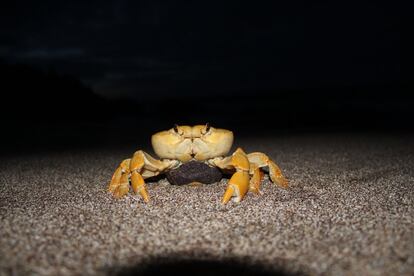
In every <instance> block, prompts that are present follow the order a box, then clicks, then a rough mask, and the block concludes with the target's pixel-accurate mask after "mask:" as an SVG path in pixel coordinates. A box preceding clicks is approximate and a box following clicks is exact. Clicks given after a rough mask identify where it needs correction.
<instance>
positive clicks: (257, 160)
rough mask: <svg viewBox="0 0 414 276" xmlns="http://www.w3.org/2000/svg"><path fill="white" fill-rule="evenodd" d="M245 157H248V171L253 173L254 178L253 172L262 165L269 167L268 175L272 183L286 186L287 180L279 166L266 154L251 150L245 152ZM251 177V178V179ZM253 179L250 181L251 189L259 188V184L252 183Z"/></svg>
mask: <svg viewBox="0 0 414 276" xmlns="http://www.w3.org/2000/svg"><path fill="white" fill-rule="evenodd" d="M247 158H248V159H249V162H250V164H251V166H250V173H251V174H253V178H255V173H256V171H257V170H259V169H260V168H263V167H269V176H270V179H271V180H272V182H273V183H276V184H278V185H279V186H280V187H282V188H287V187H288V181H287V180H286V178H285V177H284V176H283V175H282V171H281V170H280V168H279V167H278V166H277V165H276V163H275V162H273V160H272V159H270V158H269V157H268V156H267V155H266V154H264V153H261V152H252V153H249V154H247ZM253 178H252V179H253ZM253 182H255V181H253V180H252V181H251V185H252V187H251V189H253V190H254V189H255V187H257V189H258V188H259V185H260V183H259V185H257V184H255V183H256V182H255V183H253Z"/></svg>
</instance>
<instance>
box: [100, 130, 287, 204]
mask: <svg viewBox="0 0 414 276" xmlns="http://www.w3.org/2000/svg"><path fill="white" fill-rule="evenodd" d="M151 143H152V147H153V149H154V152H155V154H156V155H157V156H158V157H159V158H160V159H156V158H154V157H152V156H151V155H149V154H148V153H146V152H144V151H142V150H138V151H136V152H135V153H134V154H133V156H132V157H131V158H128V159H125V160H123V161H122V162H121V163H120V165H119V166H118V168H117V169H116V170H115V172H114V174H113V176H112V179H111V181H110V184H109V187H108V190H109V192H110V193H112V194H113V196H114V197H115V198H121V197H123V196H124V195H126V194H128V192H129V190H130V186H131V187H132V190H133V192H134V193H135V194H139V195H141V197H142V198H143V200H144V201H145V202H149V195H148V192H147V189H146V186H145V181H144V179H147V178H150V177H154V176H157V175H160V174H166V173H169V172H174V171H175V170H180V168H182V167H184V166H185V165H186V164H189V163H190V162H192V163H194V162H197V163H200V164H202V166H205V167H206V168H218V169H219V170H220V171H223V172H226V173H230V174H231V177H230V179H229V180H228V183H227V188H226V191H225V192H224V195H223V198H222V200H221V203H222V204H227V203H228V202H229V200H230V199H232V198H233V199H234V201H235V202H240V201H241V200H242V199H243V198H244V196H245V195H246V193H247V192H248V191H250V192H253V193H256V194H259V188H260V184H261V182H262V180H263V177H264V171H263V169H264V168H266V167H267V168H268V170H267V171H268V174H269V178H270V180H271V181H272V182H273V183H276V184H277V185H278V186H280V187H282V188H287V187H288V181H287V180H286V178H285V177H284V176H283V175H282V172H281V170H280V169H279V167H278V166H277V165H276V163H275V162H274V161H273V160H272V159H270V158H269V157H268V156H267V155H266V154H264V153H262V152H252V153H245V152H244V151H243V149H241V148H240V147H239V148H237V149H236V150H235V151H234V152H233V154H231V155H229V156H227V154H228V153H229V151H230V149H231V147H232V144H233V132H232V131H230V130H226V129H220V128H214V127H211V126H210V125H209V124H206V125H195V126H187V125H182V126H178V125H175V126H174V127H173V128H171V129H169V130H165V131H161V132H158V133H155V134H154V135H152V138H151ZM187 177H188V178H189V179H191V178H192V176H191V175H188V176H187Z"/></svg>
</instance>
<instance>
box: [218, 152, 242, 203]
mask: <svg viewBox="0 0 414 276" xmlns="http://www.w3.org/2000/svg"><path fill="white" fill-rule="evenodd" d="M215 164H216V165H217V166H218V167H219V168H222V169H235V170H236V172H235V173H234V174H233V175H232V177H231V178H230V180H229V182H228V185H227V189H226V192H225V193H224V196H223V199H222V203H223V204H226V203H227V202H229V200H230V199H231V198H232V197H235V201H236V202H239V201H241V200H242V199H243V197H244V196H245V195H246V193H247V191H248V190H249V180H250V176H249V169H250V164H249V160H248V158H247V156H246V153H245V152H244V151H243V150H242V149H241V148H238V149H237V150H236V151H235V152H234V153H233V155H232V156H230V157H227V158H224V159H221V160H217V161H216V162H215Z"/></svg>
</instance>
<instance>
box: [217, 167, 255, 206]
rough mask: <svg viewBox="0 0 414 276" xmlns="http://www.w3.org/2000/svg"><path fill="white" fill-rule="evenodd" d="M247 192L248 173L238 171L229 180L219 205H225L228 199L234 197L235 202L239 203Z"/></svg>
mask: <svg viewBox="0 0 414 276" xmlns="http://www.w3.org/2000/svg"><path fill="white" fill-rule="evenodd" d="M248 190H249V173H248V172H245V171H238V172H235V173H234V174H233V176H232V177H231V178H230V180H229V183H228V186H227V189H226V192H225V193H224V196H223V199H222V201H221V203H223V204H226V203H227V202H229V200H230V198H232V197H233V196H234V197H235V201H236V202H240V201H241V200H242V199H243V197H244V196H245V194H246V193H247V191H248Z"/></svg>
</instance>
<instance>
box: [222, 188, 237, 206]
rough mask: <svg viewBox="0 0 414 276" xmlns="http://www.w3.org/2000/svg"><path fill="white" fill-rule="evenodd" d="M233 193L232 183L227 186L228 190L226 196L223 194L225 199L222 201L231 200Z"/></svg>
mask: <svg viewBox="0 0 414 276" xmlns="http://www.w3.org/2000/svg"><path fill="white" fill-rule="evenodd" d="M233 194H234V187H233V186H232V185H229V186H228V187H227V190H226V192H225V193H224V196H223V199H222V201H221V203H223V204H227V202H229V200H230V198H231V197H232V196H233Z"/></svg>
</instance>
